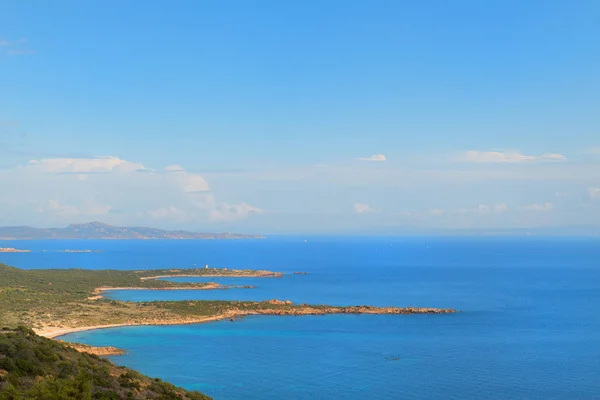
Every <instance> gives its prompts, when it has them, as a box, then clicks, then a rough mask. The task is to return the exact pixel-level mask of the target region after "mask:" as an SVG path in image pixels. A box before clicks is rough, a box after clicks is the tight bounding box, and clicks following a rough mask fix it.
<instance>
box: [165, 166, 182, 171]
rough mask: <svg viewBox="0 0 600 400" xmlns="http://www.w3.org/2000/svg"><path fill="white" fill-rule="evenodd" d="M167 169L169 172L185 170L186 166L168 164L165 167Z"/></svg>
mask: <svg viewBox="0 0 600 400" xmlns="http://www.w3.org/2000/svg"><path fill="white" fill-rule="evenodd" d="M164 170H165V171H169V172H182V171H185V168H183V167H182V166H181V165H177V164H175V165H167V166H166V167H165V168H164Z"/></svg>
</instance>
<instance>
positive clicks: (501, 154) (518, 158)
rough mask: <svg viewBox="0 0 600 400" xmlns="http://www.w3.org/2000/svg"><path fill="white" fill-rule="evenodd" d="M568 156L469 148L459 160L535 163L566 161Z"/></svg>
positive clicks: (469, 161) (470, 161)
mask: <svg viewBox="0 0 600 400" xmlns="http://www.w3.org/2000/svg"><path fill="white" fill-rule="evenodd" d="M566 159H567V157H565V156H564V155H562V154H558V153H545V154H542V155H539V156H532V155H525V154H522V153H519V152H516V151H478V150H469V151H466V152H464V153H463V154H461V155H460V156H459V157H458V161H461V162H467V163H533V162H552V161H566Z"/></svg>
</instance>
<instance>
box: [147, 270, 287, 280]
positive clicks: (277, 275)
mask: <svg viewBox="0 0 600 400" xmlns="http://www.w3.org/2000/svg"><path fill="white" fill-rule="evenodd" d="M282 276H283V273H281V272H268V273H265V274H254V275H250V274H248V275H244V274H229V275H218V274H206V275H198V274H195V275H194V274H190V275H156V276H142V277H140V280H142V281H147V280H150V279H160V278H281V277H282Z"/></svg>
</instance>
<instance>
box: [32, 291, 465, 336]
mask: <svg viewBox="0 0 600 400" xmlns="http://www.w3.org/2000/svg"><path fill="white" fill-rule="evenodd" d="M260 303H262V304H281V305H283V304H286V305H291V302H290V303H286V302H282V301H280V300H265V301H262V302H260ZM455 313H457V311H456V310H455V309H444V308H416V307H405V308H396V307H388V308H378V307H369V306H346V307H326V308H316V307H314V306H309V305H304V304H301V305H300V306H294V307H293V308H287V309H286V308H282V309H269V308H267V309H262V310H252V311H245V310H236V309H234V310H231V311H228V312H225V313H223V314H218V315H211V316H202V317H195V318H194V317H188V318H175V319H172V320H148V321H128V322H123V323H117V324H104V325H89V326H81V327H72V328H60V327H56V328H54V327H53V328H49V327H45V328H41V329H34V331H35V332H36V334H38V335H39V336H43V337H46V338H48V339H56V338H58V337H61V336H64V335H67V334H70V333H76V332H85V331H92V330H99V329H108V328H120V327H126V326H170V325H192V324H202V323H206V322H214V321H221V320H224V319H237V318H243V317H246V316H248V315H274V316H308V315H334V314H354V315H365V314H370V315H417V314H455Z"/></svg>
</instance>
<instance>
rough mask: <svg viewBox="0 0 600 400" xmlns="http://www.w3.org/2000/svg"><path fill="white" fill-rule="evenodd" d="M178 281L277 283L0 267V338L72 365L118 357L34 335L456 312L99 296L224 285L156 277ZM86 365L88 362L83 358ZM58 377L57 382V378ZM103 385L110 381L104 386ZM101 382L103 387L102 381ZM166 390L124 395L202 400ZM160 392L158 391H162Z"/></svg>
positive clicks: (205, 271) (210, 273)
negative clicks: (270, 318)
mask: <svg viewBox="0 0 600 400" xmlns="http://www.w3.org/2000/svg"><path fill="white" fill-rule="evenodd" d="M178 276H197V277H238V276H243V277H255V278H277V277H281V276H282V274H281V273H278V272H272V271H265V270H236V269H224V268H223V269H216V268H198V269H162V270H138V271H121V270H83V269H65V270H60V269H46V270H21V269H18V268H14V267H9V266H7V265H3V264H0V328H2V329H4V331H5V332H9V334H3V335H0V339H2V337H10V338H11V339H10V340H11V341H17V342H23V341H25V342H27V343H29V344H27V346H38V345H39V346H42V347H43V348H48V349H54V350H52V351H55V352H59V353H61V354H70V356H69V357H71V359H72V357H74V356H73V354H74V353H72V351H80V352H83V353H80V354H88V353H91V354H95V355H109V354H119V349H115V348H111V347H105V348H94V347H91V346H86V345H80V344H69V343H58V344H56V345H55V344H49V343H50V342H45V341H44V340H48V339H44V338H40V336H42V337H45V338H56V337H59V336H61V335H64V334H67V333H71V332H76V331H83V330H90V329H101V328H109V327H117V326H129V325H176V324H197V323H203V322H208V321H216V320H222V319H233V320H235V319H237V318H239V317H244V316H247V315H294V316H302V315H325V314H449V313H454V312H455V310H453V309H440V308H418V307H404V308H402V307H372V306H328V305H310V304H294V303H292V302H291V301H289V300H265V301H207V300H196V301H189V300H186V301H150V302H122V301H115V300H110V299H105V298H104V297H103V296H102V293H104V292H105V291H107V290H114V289H147V290H181V289H187V290H210V289H222V288H227V286H223V285H219V284H216V283H213V282H201V283H186V282H176V281H169V280H163V279H160V278H164V277H178ZM0 342H1V340H0ZM52 343H56V342H52ZM0 344H2V343H0ZM7 346H8V347H7ZM10 346H12V345H6V346H4V347H2V346H0V392H2V390H3V388H6V387H8V386H6V384H4V383H3V380H5V379H4V377H6V376H7V375H10V374H11V373H12V371H11V370H10V368H7V367H6V365H8V366H9V367H10V366H12V364H11V363H12V362H13V361H6V360H7V357H9V356H10V354H3V352H4V351H5V350H6V349H9V348H10ZM48 351H51V350H48ZM69 352H70V353H69ZM15 354H16V353H15ZM86 357H87V356H86ZM53 359H54V358H53ZM86 360H88V359H86ZM38 361H39V360H38ZM86 362H88V363H89V360H88V361H86ZM94 362H95V361H94ZM102 362H103V363H104V362H106V361H102ZM106 363H108V362H106ZM86 365H88V364H86ZM105 367H106V368H108V369H109V370H112V369H114V368H118V367H115V366H114V365H112V364H110V363H108V364H105V365H104V367H102V368H104V369H103V370H104V371H106V368H105ZM49 368H50V370H51V371H57V368H58V367H57V366H55V365H54V364H53V366H52V367H49ZM119 374H121V375H127V374H129V375H127V376H134V378H131V380H134V381H135V382H137V384H138V385H139V386H140V388H142V389H143V388H146V389H148V388H150V387H155V388H157V389H156V390H159V389H158V386H156V385H153V384H149V383H148V382H155V383H156V382H158V381H152V380H150V378H147V377H144V376H143V375H141V374H138V373H137V372H135V371H129V370H125V369H123V370H121V371H120V372H119ZM50 375H52V373H50ZM106 375H110V376H114V374H108V373H106ZM71 378H72V379H71ZM71 378H70V380H68V382H66V383H65V384H68V385H70V384H71V383H72V382H73V379H76V378H74V377H71ZM11 379H12V381H16V382H20V381H19V378H18V377H13V378H11ZM58 379H59V378H56V380H58ZM107 379H108V378H107ZM111 379H112V378H111ZM128 379H129V378H128ZM8 381H10V379H9V380H7V382H8ZM31 381H33V379H32V380H24V381H23V385H24V387H25V389H23V390H22V391H21V393H34V392H28V391H29V390H34V388H32V387H29V386H27V382H31ZM109 381H110V379H108V380H107V381H106V382H109ZM103 382H104V381H103ZM106 382H105V383H106ZM128 382H129V381H128ZM144 382H145V383H144ZM106 384H107V385H108V383H106ZM148 385H150V386H148ZM165 385H167V386H165V387H166V388H167V389H168V390H171V392H172V393H179V394H178V395H177V396H179V397H177V396H176V397H154V396H151V397H144V396H145V395H147V396H150V394H148V393H147V394H143V391H142V392H140V391H139V390H138V391H131V393H132V394H131V395H130V394H129V392H127V396H133V397H127V398H136V399H145V398H181V399H200V398H207V397H200V396H203V395H202V394H199V393H197V394H196V393H192V394H186V393H187V392H185V391H184V390H183V389H180V388H175V387H174V386H172V385H170V386H169V385H168V384H165ZM109 386H110V388H100V389H98V388H97V391H98V390H99V391H101V392H103V391H113V392H115V390H116V389H115V387H114V385H113V383H110V385H109ZM159 386H160V385H159ZM126 387H127V386H126ZM160 387H161V388H162V389H164V387H162V386H160ZM88 389H89V388H88ZM162 389H161V390H162ZM167 389H165V390H167ZM89 390H91V389H89ZM94 390H96V389H94ZM119 390H121V391H120V392H119V393H121V394H122V393H125V392H124V389H123V388H122V387H121V389H119ZM98 393H99V392H98ZM119 396H120V395H119ZM186 396H187V397H186ZM9 398H11V399H13V398H27V397H9ZM82 398H83V397H82ZM86 398H88V397H86ZM89 398H125V397H122V396H121V397H89ZM0 400H3V398H2V396H0Z"/></svg>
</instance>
